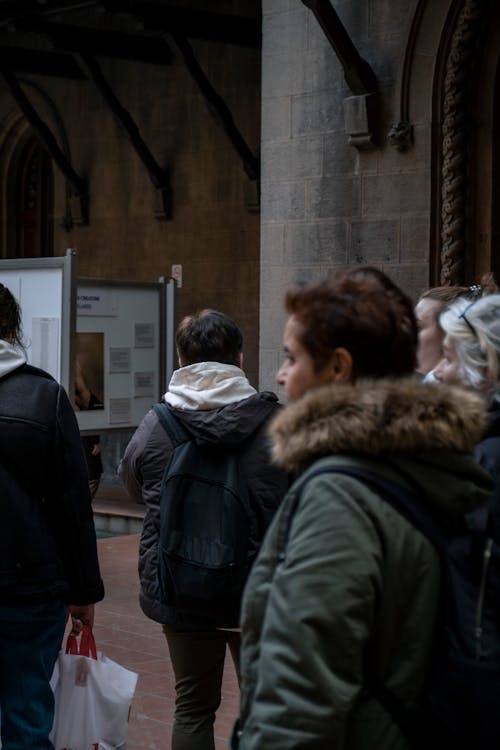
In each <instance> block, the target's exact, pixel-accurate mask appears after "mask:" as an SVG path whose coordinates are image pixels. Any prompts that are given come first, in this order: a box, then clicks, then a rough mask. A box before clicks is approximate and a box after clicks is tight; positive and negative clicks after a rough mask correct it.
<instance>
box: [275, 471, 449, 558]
mask: <svg viewBox="0 0 500 750" xmlns="http://www.w3.org/2000/svg"><path fill="white" fill-rule="evenodd" d="M322 474H344V475H347V476H350V477H353V478H354V479H358V480H360V481H361V482H363V483H364V484H366V485H368V487H370V488H371V489H372V490H374V491H375V492H376V493H377V494H378V495H380V496H381V497H382V499H383V500H385V501H386V502H388V503H389V504H390V505H391V506H392V507H393V508H394V509H395V510H396V511H398V513H400V514H401V515H402V516H404V517H405V518H406V519H407V521H409V522H410V523H411V524H413V526H415V527H416V528H417V529H418V530H419V531H421V532H422V534H424V536H425V537H427V539H428V540H429V541H430V542H431V543H432V544H434V546H435V547H437V549H438V550H439V551H442V550H443V549H444V548H445V546H446V543H447V536H446V533H445V531H444V530H443V528H442V527H441V525H440V524H439V522H438V521H437V520H436V519H435V518H434V516H433V514H432V512H431V511H430V510H429V509H428V508H427V507H426V506H425V504H424V501H422V500H420V498H419V497H418V496H417V494H416V493H415V492H413V491H412V490H411V489H410V488H409V487H408V486H405V485H403V484H400V483H399V482H396V481H395V480H392V479H389V478H387V477H385V476H382V475H381V474H379V473H376V472H375V471H373V470H371V469H369V468H365V467H364V466H361V465H359V464H345V465H344V464H340V463H332V464H323V465H322V466H321V467H318V468H317V469H316V470H313V471H310V472H308V473H307V474H306V475H305V476H304V478H303V480H302V481H299V484H298V486H296V489H295V492H294V497H293V499H292V503H291V505H290V508H289V510H288V513H287V515H286V518H285V519H284V524H283V527H282V530H281V534H280V538H279V541H278V550H279V558H280V560H283V559H284V557H285V548H286V545H287V542H288V537H289V534H290V526H291V524H292V519H293V516H294V514H295V511H296V509H297V506H298V504H299V502H300V498H301V495H302V492H303V491H304V487H305V486H306V484H307V483H308V482H309V481H310V480H311V479H312V478H313V477H316V476H321V475H322Z"/></svg>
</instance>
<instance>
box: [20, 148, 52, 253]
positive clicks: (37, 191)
mask: <svg viewBox="0 0 500 750" xmlns="http://www.w3.org/2000/svg"><path fill="white" fill-rule="evenodd" d="M53 211H54V177H53V172H52V162H51V158H50V155H49V154H48V152H47V151H46V149H45V148H44V147H43V146H42V145H41V144H40V142H39V141H38V140H37V139H36V138H31V139H30V140H29V141H28V142H27V144H26V145H25V147H24V149H23V151H22V153H21V156H20V159H19V163H18V168H17V173H16V242H15V246H16V254H15V257H16V258H43V257H48V256H52V255H53V254H54V248H53Z"/></svg>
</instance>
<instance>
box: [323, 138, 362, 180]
mask: <svg viewBox="0 0 500 750" xmlns="http://www.w3.org/2000/svg"><path fill="white" fill-rule="evenodd" d="M324 139H325V158H324V164H323V175H324V176H325V177H333V176H336V175H342V174H352V173H353V172H354V171H355V169H356V161H357V151H356V149H354V148H353V147H352V146H349V144H348V143H347V135H346V136H345V137H342V136H341V135H340V134H339V133H335V134H329V135H325V136H324Z"/></svg>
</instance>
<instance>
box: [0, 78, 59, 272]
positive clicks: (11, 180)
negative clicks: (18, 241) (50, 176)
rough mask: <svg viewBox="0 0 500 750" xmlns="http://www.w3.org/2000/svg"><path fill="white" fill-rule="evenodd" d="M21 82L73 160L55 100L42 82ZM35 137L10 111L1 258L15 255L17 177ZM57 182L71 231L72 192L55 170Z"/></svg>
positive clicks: (2, 132)
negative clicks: (70, 199)
mask: <svg viewBox="0 0 500 750" xmlns="http://www.w3.org/2000/svg"><path fill="white" fill-rule="evenodd" d="M21 83H22V84H23V85H25V86H27V87H29V88H30V89H31V91H32V92H34V94H35V97H36V99H37V104H36V106H37V108H39V111H40V114H41V116H42V118H43V119H44V120H45V121H46V122H47V124H48V125H49V127H50V128H51V130H52V131H53V132H54V134H55V135H56V138H57V140H58V143H59V145H60V147H61V149H62V150H63V151H64V153H65V154H66V156H67V157H68V159H70V158H71V155H70V151H69V142H68V138H67V135H66V131H65V129H64V125H63V121H62V117H61V115H60V113H59V110H58V108H57V107H56V105H55V103H54V101H53V100H52V99H51V98H50V96H49V95H48V94H47V92H46V91H45V90H44V89H43V87H41V86H40V85H39V84H38V83H34V82H32V81H29V80H23V81H21ZM34 136H35V132H34V130H33V128H32V127H31V125H30V123H29V122H28V120H27V119H26V117H25V116H24V114H23V113H22V112H21V111H20V110H19V109H18V108H17V107H15V106H13V107H12V109H10V110H9V111H8V112H7V113H6V114H5V116H4V117H3V119H2V120H1V121H0V191H1V198H0V257H1V258H6V257H9V256H11V255H12V247H13V243H14V239H15V237H14V233H15V227H14V224H13V222H12V220H11V217H12V216H14V213H15V190H14V186H15V176H16V173H17V169H18V165H19V160H20V158H21V155H22V154H23V152H24V150H25V148H26V145H27V143H28V142H29V141H30V139H32V138H33V137H34ZM54 181H55V182H57V183H58V185H59V190H63V191H64V194H65V203H66V212H65V215H64V217H62V219H61V220H60V221H61V225H62V226H63V227H64V228H65V229H67V230H68V231H69V229H71V226H72V221H71V214H70V208H69V189H68V186H67V184H66V180H65V179H64V177H63V176H62V175H60V174H59V173H58V171H57V170H56V169H54Z"/></svg>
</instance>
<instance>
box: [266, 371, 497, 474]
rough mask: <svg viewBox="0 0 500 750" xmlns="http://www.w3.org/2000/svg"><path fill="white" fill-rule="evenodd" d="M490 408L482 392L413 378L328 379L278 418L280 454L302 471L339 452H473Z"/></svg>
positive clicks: (274, 432)
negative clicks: (352, 381)
mask: <svg viewBox="0 0 500 750" xmlns="http://www.w3.org/2000/svg"><path fill="white" fill-rule="evenodd" d="M485 410H486V405H485V402H484V399H483V398H482V397H481V396H480V395H478V394H477V393H474V392H472V391H467V390H465V389H462V388H456V387H449V386H443V385H432V384H424V383H422V382H420V381H418V380H416V379H413V378H405V379H399V380H378V381H377V380H371V381H368V380H365V381H358V382H357V383H356V384H355V385H328V386H322V387H321V388H317V389H315V390H313V391H310V392H309V393H307V394H306V395H305V396H304V397H303V398H301V399H300V400H299V401H297V402H295V403H293V404H290V406H288V407H287V408H286V409H284V410H283V411H282V412H281V413H280V414H279V415H278V416H277V417H276V419H274V420H273V422H272V425H271V435H272V438H273V442H274V448H273V453H274V458H275V460H276V462H277V463H279V464H280V465H281V466H283V467H284V468H286V469H287V470H289V471H293V472H296V471H298V470H300V469H303V468H304V467H305V466H307V465H308V464H310V463H311V462H312V461H314V460H316V459H317V458H320V457H321V456H327V455H331V454H334V453H339V452H356V453H366V454H370V455H372V456H373V455H377V454H380V453H387V452H390V453H419V452H420V451H423V450H433V449H440V448H451V449H452V450H456V451H460V452H464V451H465V452H469V451H471V450H472V448H473V446H474V445H475V444H476V443H477V442H478V441H479V440H480V439H481V436H482V434H483V431H484V428H485V425H486V411H485Z"/></svg>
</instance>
